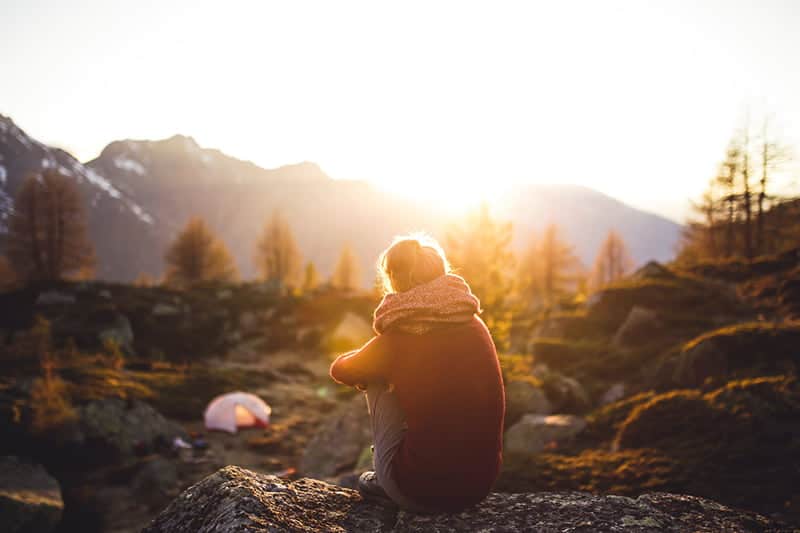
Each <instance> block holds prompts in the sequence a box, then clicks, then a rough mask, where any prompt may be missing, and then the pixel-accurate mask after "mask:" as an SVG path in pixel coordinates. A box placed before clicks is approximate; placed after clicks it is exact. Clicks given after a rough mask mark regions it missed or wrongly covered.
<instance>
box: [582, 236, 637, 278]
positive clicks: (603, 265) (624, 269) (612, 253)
mask: <svg viewBox="0 0 800 533" xmlns="http://www.w3.org/2000/svg"><path fill="white" fill-rule="evenodd" d="M631 268H633V259H632V258H631V256H630V253H629V252H628V247H627V246H626V245H625V241H623V240H622V237H621V236H620V235H619V233H617V232H616V231H613V230H612V231H610V232H608V236H607V237H606V240H605V241H603V244H602V245H600V250H598V252H597V258H596V259H595V262H594V269H593V270H592V283H591V285H592V288H593V289H594V290H598V289H601V288H603V287H605V286H606V285H608V284H609V283H613V282H615V281H617V280H619V279H620V278H622V277H623V276H624V275H625V274H627V273H628V272H629V271H630V270H631Z"/></svg>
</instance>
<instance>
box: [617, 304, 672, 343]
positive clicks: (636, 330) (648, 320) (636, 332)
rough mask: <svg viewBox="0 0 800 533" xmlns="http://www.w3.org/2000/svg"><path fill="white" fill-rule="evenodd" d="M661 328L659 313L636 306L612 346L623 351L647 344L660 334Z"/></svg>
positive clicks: (618, 330) (619, 330)
mask: <svg viewBox="0 0 800 533" xmlns="http://www.w3.org/2000/svg"><path fill="white" fill-rule="evenodd" d="M661 327H662V324H661V321H660V320H659V319H658V313H656V312H655V311H653V310H652V309H647V308H645V307H641V306H638V305H635V306H633V308H632V309H631V310H630V312H629V313H628V316H627V317H626V318H625V320H624V321H623V322H622V325H620V327H619V328H618V329H617V332H616V333H615V334H614V338H613V339H612V340H611V344H612V346H614V347H615V348H621V349H626V348H631V347H635V346H640V345H641V344H642V343H643V342H647V339H648V338H650V337H651V336H652V335H654V334H656V333H658V332H659V331H660V330H661Z"/></svg>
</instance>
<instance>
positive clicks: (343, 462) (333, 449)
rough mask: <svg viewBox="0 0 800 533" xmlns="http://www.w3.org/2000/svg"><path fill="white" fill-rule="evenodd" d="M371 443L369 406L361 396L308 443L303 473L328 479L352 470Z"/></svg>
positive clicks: (336, 413) (351, 402) (353, 400)
mask: <svg viewBox="0 0 800 533" xmlns="http://www.w3.org/2000/svg"><path fill="white" fill-rule="evenodd" d="M371 442H372V430H371V429H370V425H369V413H368V412H367V403H366V401H365V400H364V395H363V394H358V395H356V396H354V397H353V398H352V399H351V400H350V401H349V402H347V403H346V404H345V405H343V406H342V407H341V408H340V409H339V410H338V411H336V412H335V413H333V414H332V415H331V416H330V417H329V418H328V419H327V420H326V422H325V424H323V426H322V427H321V428H320V429H319V431H317V433H316V434H315V435H314V437H313V438H312V439H311V441H310V442H309V443H308V446H307V447H306V450H305V452H304V454H303V458H302V460H301V462H300V472H301V473H302V474H303V475H306V476H312V477H319V478H325V477H331V476H335V475H337V474H340V473H342V472H346V471H348V470H351V469H352V468H353V467H354V466H355V464H356V462H357V461H358V457H359V455H360V454H361V452H362V450H363V449H364V447H365V446H368V445H369V444H370V443H371Z"/></svg>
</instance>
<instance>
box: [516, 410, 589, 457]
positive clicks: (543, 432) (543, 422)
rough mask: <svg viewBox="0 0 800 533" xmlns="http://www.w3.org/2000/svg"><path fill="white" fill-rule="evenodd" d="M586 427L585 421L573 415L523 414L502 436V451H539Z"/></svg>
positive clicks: (574, 434)
mask: <svg viewBox="0 0 800 533" xmlns="http://www.w3.org/2000/svg"><path fill="white" fill-rule="evenodd" d="M584 429H586V421H585V420H584V419H583V418H581V417H579V416H573V415H549V416H543V415H525V416H523V417H522V419H521V420H520V421H519V422H517V423H516V424H514V425H513V426H511V428H510V429H509V430H508V431H506V433H505V435H504V436H503V451H504V452H505V453H508V454H514V453H521V454H529V453H539V452H541V451H543V450H545V449H547V448H548V447H552V446H557V445H558V444H559V443H560V442H564V441H567V440H569V439H571V438H573V437H575V436H577V435H578V434H580V432H581V431H583V430H584Z"/></svg>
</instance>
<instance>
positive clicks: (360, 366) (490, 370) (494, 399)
mask: <svg viewBox="0 0 800 533" xmlns="http://www.w3.org/2000/svg"><path fill="white" fill-rule="evenodd" d="M378 273H379V275H380V277H381V279H382V281H383V287H384V293H385V294H384V297H383V300H382V301H381V303H380V305H378V307H377V308H376V309H375V314H374V322H373V328H374V330H375V333H376V336H375V337H373V338H372V339H371V340H370V341H369V342H367V343H366V344H365V345H364V346H363V347H362V348H360V349H358V350H355V351H353V352H350V353H346V354H343V355H341V356H339V357H338V358H337V359H336V361H334V363H333V365H332V366H331V370H330V373H331V377H332V378H333V379H334V380H335V381H337V382H339V383H343V384H345V385H350V386H352V387H357V388H359V389H361V390H365V391H366V393H367V394H366V396H367V406H368V409H369V413H370V419H371V422H372V433H373V441H374V466H375V471H374V472H365V473H364V474H362V476H361V478H360V479H359V483H358V488H359V490H360V491H361V493H362V494H363V495H364V496H365V497H366V498H374V499H382V498H389V499H391V500H392V501H393V502H394V503H395V504H397V505H398V506H400V507H402V508H405V509H409V510H413V511H420V512H440V511H445V512H457V511H460V510H462V509H465V508H467V507H470V506H472V505H475V504H476V503H478V502H480V501H481V500H483V498H485V497H486V495H487V494H488V493H489V491H490V489H491V487H492V484H493V483H494V481H495V479H496V478H497V475H498V473H499V470H500V465H501V462H502V435H503V434H502V430H503V417H504V415H505V395H504V391H503V380H502V377H501V374H500V365H499V363H498V360H497V353H496V351H495V346H494V343H493V342H492V338H491V336H490V334H489V330H488V329H487V328H486V325H485V324H484V323H483V321H482V320H481V319H480V318H479V317H478V314H479V313H480V312H481V309H480V302H479V301H478V298H477V297H476V296H475V295H474V294H472V291H471V290H470V288H469V285H468V284H467V282H466V281H465V280H464V279H463V278H462V277H460V276H458V275H455V274H453V273H452V272H451V271H450V265H449V264H448V262H447V258H446V257H445V254H444V252H443V251H442V249H441V247H440V246H439V244H438V243H437V242H436V241H435V240H433V239H432V238H430V237H427V236H420V235H412V236H406V237H398V238H395V240H394V242H393V243H392V244H391V246H389V248H387V249H386V250H385V251H384V252H383V253H382V254H381V256H380V259H379V261H378Z"/></svg>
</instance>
